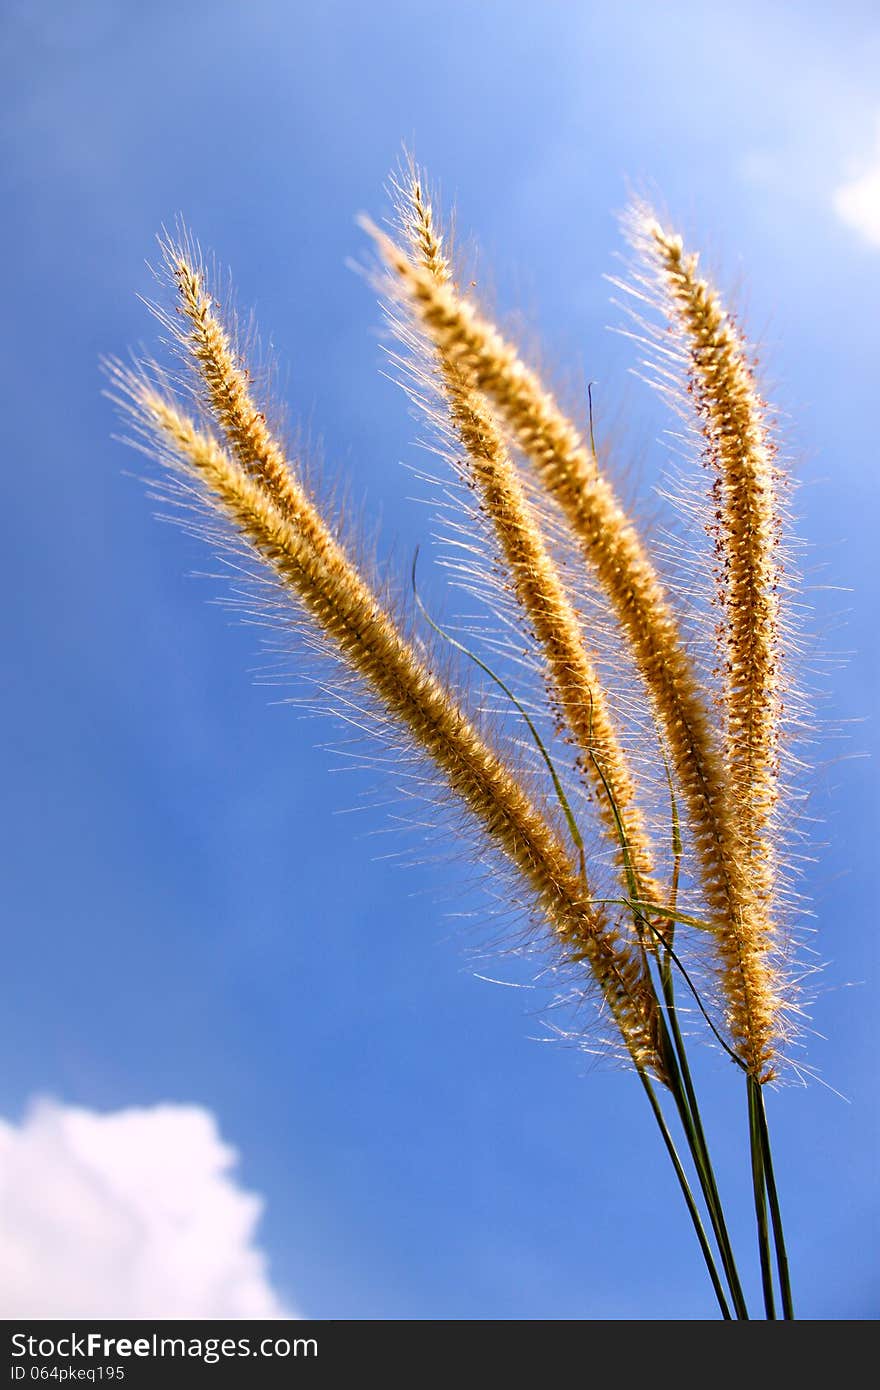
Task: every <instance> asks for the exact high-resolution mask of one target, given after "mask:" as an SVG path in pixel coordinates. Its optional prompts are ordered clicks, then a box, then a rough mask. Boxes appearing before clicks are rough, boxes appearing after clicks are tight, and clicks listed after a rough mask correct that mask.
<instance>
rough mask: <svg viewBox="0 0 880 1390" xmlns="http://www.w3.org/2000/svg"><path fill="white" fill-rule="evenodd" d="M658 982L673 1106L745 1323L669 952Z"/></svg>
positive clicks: (740, 1314)
mask: <svg viewBox="0 0 880 1390" xmlns="http://www.w3.org/2000/svg"><path fill="white" fill-rule="evenodd" d="M660 980H661V984H662V988H663V998H664V1000H665V1003H666V1013H667V1016H668V1018H669V1025H670V1027H671V1030H672V1039H673V1042H674V1045H675V1054H676V1057H677V1061H678V1072H679V1073H680V1081H679V1083H678V1084H679V1094H678V1095H677V1096H676V1104H677V1105H678V1110H679V1114H680V1115H681V1121H682V1124H683V1126H684V1130H685V1134H686V1135H687V1139H688V1145H689V1147H690V1150H691V1154H692V1156H693V1160H694V1166H695V1167H696V1170H697V1174H698V1176H699V1179H700V1186H701V1188H702V1190H703V1196H704V1197H705V1199H706V1206H707V1209H708V1211H709V1218H710V1220H711V1222H712V1229H713V1231H714V1232H715V1239H716V1240H717V1242H718V1249H719V1251H720V1253H721V1262H722V1264H723V1266H724V1273H725V1274H726V1276H727V1283H728V1286H729V1288H730V1294H731V1297H732V1299H733V1304H734V1307H735V1308H736V1312H737V1317H738V1318H740V1319H741V1320H746V1321H747V1320H748V1316H749V1313H748V1308H747V1306H746V1300H745V1295H744V1294H743V1289H742V1283H741V1282H740V1277H739V1272H738V1270H737V1267H736V1260H735V1259H734V1255H733V1247H732V1245H731V1243H730V1235H729V1233H728V1230H727V1223H726V1221H725V1219H724V1207H723V1205H722V1202H721V1195H720V1193H719V1191H718V1183H717V1181H716V1178H715V1170H714V1168H713V1166H712V1160H711V1158H710V1155H709V1145H708V1143H707V1140H706V1132H705V1130H704V1129H703V1121H702V1117H701V1115H700V1107H699V1105H698V1103H697V1093H696V1090H695V1088H694V1083H693V1078H692V1076H691V1070H690V1067H689V1065H688V1060H687V1052H686V1050H685V1045H684V1039H683V1037H682V1035H681V1029H680V1028H679V1026H678V1011H677V1009H676V1007H675V992H674V986H673V979H672V970H671V968H670V962H669V953H668V952H666V953H665V954H664V960H663V963H662V965H661V967H660ZM682 1091H683V1093H682ZM673 1094H675V1091H673Z"/></svg>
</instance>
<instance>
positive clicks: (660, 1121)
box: [636, 1067, 733, 1322]
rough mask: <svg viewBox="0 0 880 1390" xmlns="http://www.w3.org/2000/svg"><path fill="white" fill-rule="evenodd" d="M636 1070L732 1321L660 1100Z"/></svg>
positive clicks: (725, 1314)
mask: <svg viewBox="0 0 880 1390" xmlns="http://www.w3.org/2000/svg"><path fill="white" fill-rule="evenodd" d="M636 1070H637V1071H638V1075H639V1080H640V1081H641V1083H642V1085H643V1086H644V1088H645V1093H646V1095H647V1097H648V1101H649V1103H650V1106H651V1109H652V1111H653V1112H654V1118H655V1120H656V1121H657V1125H658V1127H659V1129H660V1134H661V1136H662V1138H663V1143H664V1144H665V1145H666V1151H667V1153H668V1154H669V1157H670V1158H671V1160H672V1166H673V1168H674V1169H675V1175H676V1177H677V1178H678V1183H679V1186H680V1188H681V1191H682V1194H683V1196H684V1200H685V1204H686V1206H687V1209H688V1213H689V1215H690V1218H691V1221H692V1222H693V1227H694V1230H695V1231H696V1233H697V1240H698V1241H699V1242H700V1250H701V1251H702V1254H703V1259H704V1260H705V1262H706V1268H707V1269H708V1271H709V1278H710V1279H711V1280H712V1287H713V1289H714V1290H715V1297H716V1298H717V1299H718V1306H719V1307H720V1309H721V1316H722V1317H723V1318H724V1320H725V1321H726V1322H732V1321H733V1319H732V1317H731V1312H730V1307H729V1305H728V1302H727V1299H726V1298H725V1295H724V1289H723V1287H722V1284H721V1279H720V1277H719V1274H718V1270H717V1268H716V1265H715V1260H714V1257H713V1255H712V1249H711V1246H710V1245H709V1239H708V1237H707V1235H706V1230H705V1227H704V1226H703V1222H702V1220H701V1218H700V1213H699V1211H698V1210H697V1204H696V1202H695V1201H694V1194H693V1193H692V1191H691V1188H690V1184H689V1182H688V1180H687V1175H686V1173H685V1171H684V1168H683V1167H682V1164H681V1159H680V1158H679V1156H678V1150H677V1149H676V1147H675V1142H674V1140H673V1138H672V1135H671V1134H670V1133H669V1128H668V1126H667V1124H666V1120H665V1118H664V1116H663V1111H662V1109H661V1108H660V1102H659V1101H658V1099H657V1096H656V1094H655V1091H654V1087H653V1086H652V1085H651V1081H650V1078H649V1077H648V1076H647V1074H646V1073H645V1071H644V1070H643V1068H641V1067H637V1068H636Z"/></svg>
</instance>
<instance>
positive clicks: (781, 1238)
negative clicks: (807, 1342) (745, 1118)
mask: <svg viewBox="0 0 880 1390" xmlns="http://www.w3.org/2000/svg"><path fill="white" fill-rule="evenodd" d="M755 1104H756V1109H757V1112H758V1124H759V1126H760V1131H761V1148H762V1150H763V1158H764V1177H765V1179H766V1183H767V1196H768V1198H769V1201H770V1217H771V1219H772V1222H773V1243H774V1245H775V1247H776V1268H777V1270H778V1273H779V1289H780V1292H781V1294H782V1316H783V1318H784V1319H785V1320H786V1321H790V1320H792V1319H793V1318H794V1305H793V1302H792V1297H791V1280H790V1278H789V1273H788V1253H787V1251H786V1248H785V1234H784V1232H783V1229H782V1212H781V1210H780V1207H779V1193H778V1191H777V1189H776V1178H775V1176H774V1173H773V1157H772V1154H771V1152H770V1130H769V1128H768V1126H767V1112H766V1109H765V1107H764V1088H763V1087H762V1086H756V1087H755Z"/></svg>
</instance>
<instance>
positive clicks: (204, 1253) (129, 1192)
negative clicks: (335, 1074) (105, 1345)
mask: <svg viewBox="0 0 880 1390" xmlns="http://www.w3.org/2000/svg"><path fill="white" fill-rule="evenodd" d="M236 1161H237V1155H236V1152H235V1150H234V1149H231V1148H229V1147H228V1146H227V1145H226V1144H224V1143H223V1142H222V1140H221V1138H220V1135H219V1132H218V1129H217V1124H216V1121H215V1119H214V1116H213V1115H212V1114H211V1113H210V1111H208V1110H204V1109H202V1108H201V1107H199V1106H195V1105H157V1106H153V1107H151V1108H150V1109H142V1110H135V1109H132V1110H119V1111H116V1112H114V1113H111V1114H105V1115H101V1114H97V1113H95V1112H94V1111H91V1110H82V1109H76V1108H73V1107H68V1106H62V1105H57V1104H55V1103H52V1102H48V1101H43V1102H40V1103H38V1104H37V1105H36V1106H34V1107H33V1108H32V1109H31V1110H30V1112H29V1113H28V1115H27V1116H26V1118H25V1119H24V1121H23V1122H22V1124H21V1125H12V1124H7V1123H6V1122H5V1121H3V1120H0V1251H2V1255H0V1317H2V1318H15V1317H31V1318H34V1317H36V1318H74V1317H77V1318H82V1317H93V1316H100V1317H104V1318H281V1317H291V1316H295V1314H293V1313H292V1312H291V1310H290V1309H288V1308H285V1307H284V1305H283V1303H282V1301H281V1299H280V1298H279V1297H278V1295H277V1294H276V1293H275V1291H274V1290H273V1289H272V1286H271V1284H270V1283H269V1280H268V1276H267V1272H266V1260H265V1257H264V1255H263V1254H262V1252H261V1251H260V1250H259V1248H258V1247H257V1246H256V1245H255V1244H254V1231H255V1228H256V1225H257V1222H258V1220H259V1217H260V1213H261V1211H262V1206H263V1203H262V1200H261V1199H260V1198H259V1197H257V1196H255V1195H254V1194H253V1193H250V1192H245V1191H243V1190H242V1189H241V1188H240V1187H239V1186H238V1185H237V1183H236V1182H235V1179H234V1177H232V1176H230V1170H231V1169H233V1168H234V1166H235V1163H236Z"/></svg>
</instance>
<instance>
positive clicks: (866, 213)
mask: <svg viewBox="0 0 880 1390" xmlns="http://www.w3.org/2000/svg"><path fill="white" fill-rule="evenodd" d="M833 202H834V211H835V212H836V213H837V215H838V217H839V218H840V219H841V221H842V222H845V223H846V224H847V226H848V227H853V228H855V230H856V231H857V232H859V233H860V234H861V235H862V236H863V237H864V238H865V240H866V241H869V242H870V243H871V244H872V246H880V120H878V122H877V153H876V156H875V159H874V163H873V164H872V165H871V166H870V167H869V168H868V169H867V170H865V171H864V172H863V173H861V174H859V175H858V176H857V177H856V178H854V179H851V180H850V181H849V182H847V183H843V184H841V185H840V187H839V188H837V189H835V191H834V196H833Z"/></svg>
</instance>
